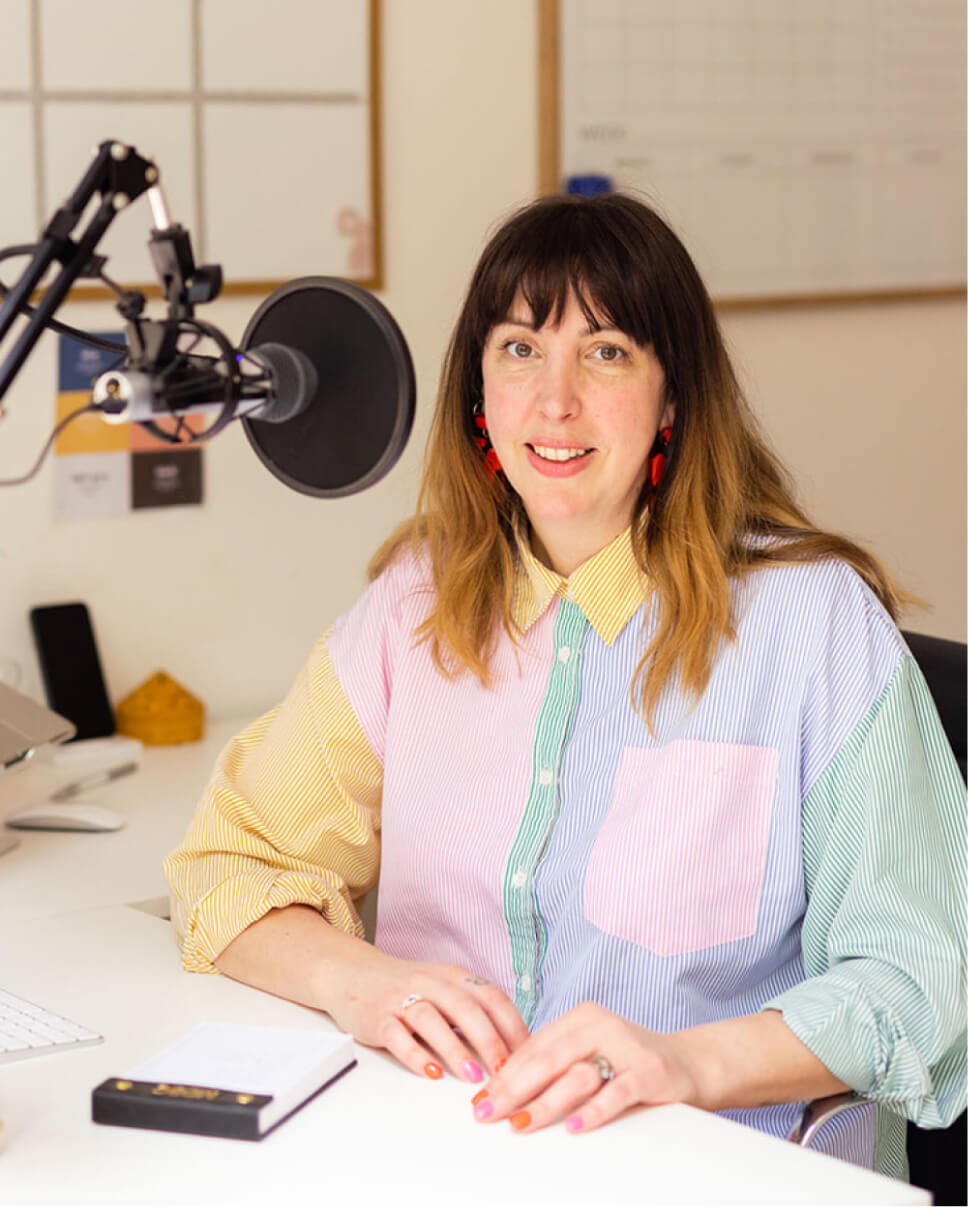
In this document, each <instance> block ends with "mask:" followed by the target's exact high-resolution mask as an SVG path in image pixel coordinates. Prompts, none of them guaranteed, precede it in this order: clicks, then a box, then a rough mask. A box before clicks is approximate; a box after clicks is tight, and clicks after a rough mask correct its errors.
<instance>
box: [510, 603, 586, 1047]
mask: <svg viewBox="0 0 968 1207" xmlns="http://www.w3.org/2000/svg"><path fill="white" fill-rule="evenodd" d="M588 629H589V624H588V620H587V619H586V618H585V614H584V613H583V612H582V610H581V608H579V606H578V605H577V604H576V603H573V602H572V601H571V600H568V599H564V600H562V602H561V607H560V609H559V611H558V615H557V617H556V618H555V627H554V635H553V641H554V651H555V656H554V664H553V666H552V668H551V674H550V676H549V678H548V686H547V689H546V691H545V697H544V700H543V701H542V704H541V711H540V713H539V714H538V725H537V729H536V731H535V738H534V750H533V754H532V766H531V784H530V788H529V790H528V800H527V804H526V805H525V807H524V814H523V816H522V818H521V825H520V826H519V827H518V832H517V834H516V835H515V839H514V842H513V843H512V844H511V852H510V855H509V856H508V862H507V867H506V868H505V873H504V919H505V922H506V923H507V928H508V935H509V937H510V939H511V963H512V966H513V969H514V1003H515V1005H516V1006H517V1008H518V1010H519V1012H520V1014H521V1017H522V1018H523V1019H524V1021H525V1022H526V1023H527V1024H528V1026H529V1027H530V1025H531V1023H532V1021H533V1020H534V1017H535V1014H536V1012H537V1008H538V1002H539V1001H540V998H541V968H542V964H543V962H544V956H545V951H546V948H547V943H548V936H547V931H546V929H545V924H544V920H543V919H542V917H541V914H540V912H539V910H538V899H537V896H536V895H535V889H534V878H535V874H536V872H537V869H538V865H539V864H540V862H541V858H542V856H543V855H544V852H545V849H546V848H547V845H548V841H549V839H550V838H551V833H552V830H553V829H554V825H555V821H556V820H557V817H558V806H559V791H558V777H559V771H560V767H561V758H562V754H563V752H564V748H565V743H566V742H567V740H568V735H569V733H570V731H571V723H572V720H573V718H574V715H575V706H576V704H577V702H578V684H579V678H578V671H579V666H580V662H581V651H582V646H583V645H584V643H585V638H586V637H587V635H588ZM565 651H567V652H565Z"/></svg>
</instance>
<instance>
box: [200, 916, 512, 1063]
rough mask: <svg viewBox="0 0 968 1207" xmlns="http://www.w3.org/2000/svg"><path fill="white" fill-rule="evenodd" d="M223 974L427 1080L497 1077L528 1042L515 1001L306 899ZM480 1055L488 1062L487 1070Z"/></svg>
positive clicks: (264, 923)
mask: <svg viewBox="0 0 968 1207" xmlns="http://www.w3.org/2000/svg"><path fill="white" fill-rule="evenodd" d="M215 965H216V967H217V968H218V970H219V971H220V972H224V973H225V974H226V976H230V977H234V978H235V980H237V981H243V982H244V983H245V984H247V985H255V986H256V987H257V988H259V989H264V990H266V991H267V992H268V993H275V994H278V995H279V997H284V998H288V1000H289V1001H292V1002H301V1003H302V1004H303V1005H305V1006H310V1007H312V1008H313V1009H315V1010H325V1012H326V1013H327V1014H328V1015H330V1017H331V1018H332V1019H333V1020H334V1022H335V1023H336V1024H337V1025H338V1026H339V1027H341V1028H342V1029H343V1030H344V1031H347V1032H349V1034H350V1035H352V1036H353V1037H354V1038H355V1039H358V1040H359V1041H360V1043H362V1044H367V1045H368V1046H369V1047H371V1048H385V1049H386V1050H387V1051H388V1052H389V1053H390V1054H391V1055H392V1056H395V1057H396V1058H397V1060H399V1061H400V1063H401V1064H402V1065H405V1066H406V1067H407V1068H408V1069H410V1070H411V1071H412V1072H414V1073H418V1074H420V1076H422V1077H433V1078H437V1077H441V1076H443V1070H444V1067H446V1068H449V1069H450V1071H451V1072H452V1073H453V1074H454V1076H455V1077H459V1078H461V1080H462V1081H481V1080H482V1079H483V1077H484V1073H485V1071H486V1072H489V1073H494V1072H495V1071H496V1070H497V1069H498V1068H499V1067H500V1065H501V1063H502V1062H503V1061H504V1060H506V1059H507V1057H508V1056H509V1055H510V1054H511V1053H512V1052H513V1051H514V1050H515V1049H516V1048H517V1047H519V1046H520V1045H521V1044H522V1043H524V1041H525V1040H526V1039H527V1038H528V1029H527V1027H526V1026H525V1025H524V1021H523V1020H522V1018H521V1015H520V1014H519V1013H518V1011H517V1008H516V1007H515V1005H514V1003H513V1002H512V1001H511V999H510V998H509V997H508V996H507V994H505V993H504V991H503V990H501V989H499V988H498V987H497V985H492V984H491V983H490V982H489V981H486V980H484V979H483V978H481V977H478V976H475V975H474V973H472V972H468V970H467V969H466V968H459V967H458V966H457V965H455V964H423V963H417V962H412V961H410V960H398V959H396V958H395V957H394V956H388V955H386V954H385V953H384V952H382V951H378V950H377V949H376V948H375V947H373V946H371V945H370V944H369V943H366V942H364V940H363V939H361V938H358V937H357V936H356V935H352V934H348V933H347V932H346V931H344V930H340V929H339V928H338V927H335V926H330V924H329V923H328V922H325V921H324V920H323V919H322V918H321V917H320V915H319V913H318V911H316V910H315V909H312V908H310V907H309V906H306V905H290V906H287V907H286V908H284V909H275V910H270V912H269V913H268V914H266V915H265V916H264V917H262V918H260V919H259V920H258V922H253V923H252V925H251V926H248V927H247V928H246V929H245V930H244V931H243V932H242V933H241V934H240V935H238V936H237V937H236V938H235V939H233V940H232V942H231V943H230V944H229V945H228V947H226V949H225V950H224V951H223V952H222V953H221V955H219V956H218V957H217V958H216V960H215ZM478 1061H481V1062H483V1065H484V1068H483V1069H482V1068H481V1067H480V1065H479V1064H478Z"/></svg>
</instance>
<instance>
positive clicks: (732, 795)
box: [584, 741, 777, 956]
mask: <svg viewBox="0 0 968 1207" xmlns="http://www.w3.org/2000/svg"><path fill="white" fill-rule="evenodd" d="M776 765H777V752H776V751H775V750H773V749H772V748H770V747H764V746H738V745H733V744H729V743H723V742H690V741H680V742H670V743H669V744H668V745H667V746H662V747H660V748H658V749H651V750H650V749H642V748H639V747H635V746H630V747H628V748H626V750H625V752H624V753H623V755H622V761H621V764H620V765H619V770H618V776H617V777H616V780H615V792H614V795H613V797H612V803H611V805H610V806H609V811H608V814H607V816H606V818H605V821H604V823H603V825H602V828H601V830H600V831H599V835H598V838H597V839H596V841H595V846H594V847H593V849H592V854H591V859H590V860H589V864H588V871H587V873H586V876H585V890H584V910H585V916H586V917H587V918H588V920H589V921H590V922H592V923H593V924H594V925H595V926H597V927H599V928H600V929H601V930H603V931H606V932H607V933H608V934H611V935H616V936H617V937H618V938H620V939H628V940H629V941H631V942H633V943H638V944H640V945H641V946H643V947H647V948H648V949H649V950H650V951H654V952H656V954H658V955H662V956H674V955H684V954H686V953H687V952H692V951H701V950H702V949H703V948H706V947H715V946H718V945H720V944H722V943H730V942H734V941H735V940H737V939H745V938H748V937H749V936H750V935H752V934H753V931H754V929H755V926H756V910H757V905H758V902H759V897H760V891H761V889H762V886H763V873H764V869H765V867H766V852H767V846H768V843H769V832H770V812H771V808H770V807H771V803H772V800H773V787H774V781H775V779H776Z"/></svg>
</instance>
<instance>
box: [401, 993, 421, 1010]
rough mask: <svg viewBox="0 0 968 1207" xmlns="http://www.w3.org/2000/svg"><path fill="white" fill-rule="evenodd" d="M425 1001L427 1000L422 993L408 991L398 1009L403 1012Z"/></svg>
mask: <svg viewBox="0 0 968 1207" xmlns="http://www.w3.org/2000/svg"><path fill="white" fill-rule="evenodd" d="M423 1001H426V998H425V997H424V996H423V994H422V993H408V994H407V996H406V997H405V998H404V999H403V1001H402V1002H401V1003H400V1005H399V1006H398V1007H397V1009H398V1010H399V1012H400V1013H401V1014H403V1012H404V1010H409V1009H410V1007H411V1006H416V1004H417V1002H423Z"/></svg>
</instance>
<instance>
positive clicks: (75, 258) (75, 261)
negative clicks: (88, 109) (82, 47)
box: [0, 141, 158, 400]
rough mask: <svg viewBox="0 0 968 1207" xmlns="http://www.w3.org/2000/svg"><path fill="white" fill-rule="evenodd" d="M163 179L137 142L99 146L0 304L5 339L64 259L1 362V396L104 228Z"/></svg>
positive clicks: (1, 334)
mask: <svg viewBox="0 0 968 1207" xmlns="http://www.w3.org/2000/svg"><path fill="white" fill-rule="evenodd" d="M157 182H158V169H157V168H156V167H155V165H154V164H153V163H152V162H151V160H150V159H145V158H144V157H143V156H141V155H139V154H138V152H137V151H136V150H135V149H134V147H129V146H126V145H125V144H124V143H119V142H111V141H108V142H103V143H101V145H100V146H99V147H98V149H97V152H96V153H95V156H94V159H93V161H92V163H91V164H90V166H89V167H88V169H87V171H86V172H85V173H84V176H83V177H82V178H81V181H80V183H79V184H78V185H77V188H76V189H75V190H74V192H73V193H72V194H71V195H70V197H69V198H68V199H67V201H66V202H65V203H64V205H63V206H61V208H60V209H59V210H57V212H56V213H55V214H54V216H53V218H52V219H51V220H50V222H49V223H48V224H47V227H46V229H45V230H44V233H43V235H42V237H41V240H40V242H39V243H38V245H37V248H36V250H35V252H34V255H33V257H32V259H31V262H30V264H29V265H28V266H27V268H26V269H25V270H24V272H23V274H22V275H21V277H20V280H19V281H18V282H17V283H16V285H14V286H13V288H12V289H11V290H10V292H9V293H8V294H7V296H6V298H5V300H4V303H3V306H2V307H0V343H2V341H3V340H4V339H5V337H6V336H7V333H8V332H9V331H10V329H11V327H12V326H13V324H14V322H15V321H16V319H17V316H18V315H19V314H20V313H21V311H22V310H23V308H24V306H25V305H26V304H27V302H28V301H29V299H30V296H31V294H32V293H33V292H34V290H35V289H37V288H38V287H39V285H40V283H41V281H42V280H43V278H44V275H45V273H46V272H47V270H48V269H49V268H50V266H51V264H53V263H54V262H55V261H59V262H60V265H61V267H60V270H59V271H58V273H57V276H56V277H55V278H54V280H53V282H52V283H51V284H50V285H49V286H48V287H47V289H46V290H45V291H44V295H43V297H42V298H41V299H40V301H39V302H38V304H37V306H36V307H35V309H34V312H33V314H31V316H30V318H29V320H28V322H27V325H26V327H25V328H24V329H23V331H22V332H21V333H20V336H19V338H18V339H17V342H16V343H15V344H14V346H13V348H12V350H11V352H10V354H9V356H7V358H6V359H5V360H4V362H3V364H2V365H0V400H2V399H3V397H4V395H5V394H6V393H7V390H8V389H9V388H10V386H11V385H12V384H13V381H14V378H15V377H16V376H17V374H18V373H19V372H20V369H21V368H22V367H23V364H24V362H25V361H26V359H27V357H28V356H29V355H30V353H31V351H32V349H33V347H34V345H35V344H36V343H37V341H38V339H40V336H41V334H42V333H43V331H44V328H45V327H46V326H47V324H48V322H49V321H50V320H51V318H53V316H54V312H55V311H56V310H57V307H58V306H59V305H60V304H61V302H62V301H63V300H64V298H65V297H66V296H67V294H68V292H69V290H70V288H71V286H72V285H73V284H74V282H75V281H76V280H77V279H78V277H80V276H82V275H83V274H84V272H85V270H86V268H87V266H88V264H89V263H90V261H91V256H92V255H93V253H94V249H95V248H96V247H97V245H98V243H99V242H100V240H101V238H102V236H103V235H104V232H105V231H106V230H107V229H108V227H109V226H110V225H111V223H112V222H113V221H114V219H115V217H116V216H117V214H118V213H119V212H120V211H121V210H122V209H125V208H126V207H127V206H128V205H130V203H131V202H132V201H134V200H135V199H136V198H137V197H140V196H141V195H142V193H145V192H147V191H148V189H150V188H152V187H153V186H155V185H156V184H157ZM95 194H100V196H101V203H100V205H99V206H98V208H97V210H96V211H95V212H94V214H93V215H92V217H91V218H90V220H89V222H88V224H87V226H86V227H85V228H84V229H83V231H82V232H81V234H80V236H79V237H78V238H77V239H76V240H75V239H73V238H71V232H72V231H73V230H74V228H75V227H76V226H77V224H78V222H80V220H81V218H82V217H83V215H84V211H85V209H86V208H87V206H88V204H89V202H90V201H91V199H92V198H93V197H94V196H95Z"/></svg>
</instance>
